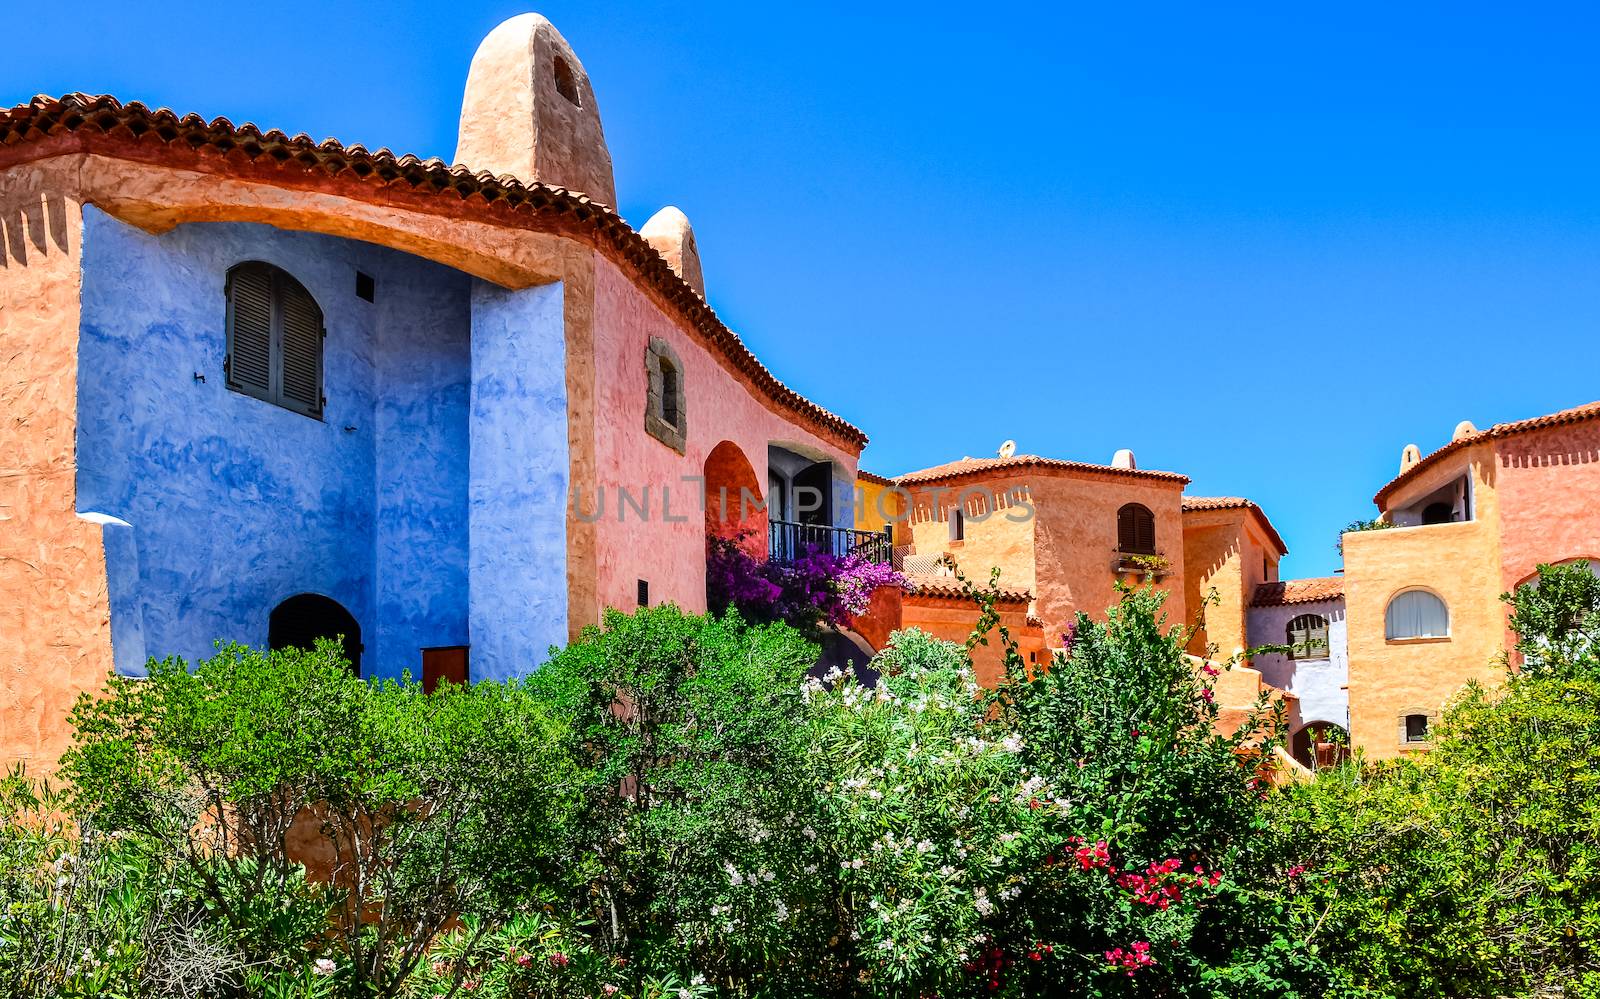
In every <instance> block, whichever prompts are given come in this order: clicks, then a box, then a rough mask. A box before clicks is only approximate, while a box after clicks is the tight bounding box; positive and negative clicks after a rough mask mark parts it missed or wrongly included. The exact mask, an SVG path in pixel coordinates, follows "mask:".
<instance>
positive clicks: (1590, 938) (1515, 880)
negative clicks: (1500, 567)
mask: <svg viewBox="0 0 1600 999" xmlns="http://www.w3.org/2000/svg"><path fill="white" fill-rule="evenodd" d="M1507 600H1508V602H1510V603H1511V604H1512V606H1513V612H1512V624H1513V626H1514V627H1515V628H1516V629H1517V631H1518V637H1519V641H1518V648H1519V650H1520V651H1521V652H1522V653H1523V655H1524V656H1525V657H1526V659H1527V662H1528V665H1529V668H1528V670H1527V671H1526V672H1523V673H1520V674H1513V675H1511V676H1510V677H1508V679H1507V680H1506V682H1505V683H1504V685H1502V686H1501V687H1499V688H1497V689H1495V690H1486V689H1484V688H1482V687H1479V686H1477V685H1473V686H1471V687H1469V688H1467V690H1465V691H1464V692H1463V693H1462V694H1461V695H1460V696H1459V697H1458V698H1457V699H1456V700H1455V701H1454V702H1453V703H1452V704H1451V705H1450V707H1449V708H1448V709H1447V711H1446V713H1445V717H1444V721H1443V723H1442V724H1441V725H1440V726H1438V728H1437V729H1436V730H1435V731H1434V733H1433V738H1432V744H1433V748H1432V750H1431V751H1430V752H1428V753H1427V754H1426V755H1425V756H1422V757H1420V758H1414V759H1405V760H1398V761H1391V762H1385V763H1382V764H1378V765H1366V764H1364V763H1363V762H1362V761H1359V760H1357V761H1355V762H1352V763H1351V764H1348V765H1346V766H1343V767H1339V768H1333V769H1328V770H1324V771H1320V772H1319V773H1318V775H1317V778H1316V780H1315V781H1314V782H1310V783H1307V784H1303V785H1297V786H1292V787H1289V788H1287V789H1285V791H1284V793H1282V794H1281V795H1276V796H1274V804H1273V812H1274V818H1275V823H1276V826H1277V828H1278V830H1279V838H1278V840H1277V842H1278V844H1279V846H1280V847H1281V848H1282V849H1284V850H1285V851H1286V855H1293V856H1297V857H1301V858H1304V859H1303V860H1302V861H1300V863H1301V864H1303V865H1304V867H1303V870H1302V869H1301V868H1300V867H1299V866H1297V867H1295V868H1291V869H1290V870H1291V871H1292V873H1293V874H1294V875H1295V876H1294V877H1292V878H1289V879H1288V881H1289V891H1288V892H1287V893H1286V895H1285V904H1286V905H1287V906H1288V907H1290V909H1291V910H1293V911H1295V912H1296V913H1298V917H1297V918H1299V919H1300V920H1301V921H1313V922H1314V924H1315V927H1316V933H1315V936H1314V942H1315V943H1316V945H1317V946H1318V947H1319V948H1320V950H1321V952H1322V953H1323V954H1324V955H1325V956H1326V957H1327V959H1328V960H1329V961H1330V962H1331V963H1332V964H1333V965H1334V966H1336V967H1337V969H1338V972H1339V979H1340V987H1341V989H1342V990H1344V991H1347V992H1348V993H1350V994H1352V995H1358V996H1364V997H1377V996H1385V997H1388V996H1393V997H1404V999H1410V997H1417V999H1421V997H1424V996H1428V997H1431V996H1439V995H1452V996H1500V995H1569V996H1574V997H1588V996H1596V995H1600V795H1597V793H1596V792H1597V791H1600V660H1597V658H1596V651H1597V650H1596V648H1595V646H1594V644H1593V642H1592V639H1591V637H1590V636H1592V635H1593V634H1594V631H1593V629H1594V627H1595V624H1596V622H1597V621H1600V584H1597V582H1596V580H1595V578H1594V577H1593V576H1592V575H1591V574H1590V573H1589V572H1588V570H1587V567H1586V566H1582V565H1579V566H1561V567H1549V566H1542V567H1540V583H1539V586H1537V587H1525V588H1522V589H1519V590H1518V591H1517V592H1516V593H1513V594H1508V595H1507ZM1280 866H1281V864H1280Z"/></svg>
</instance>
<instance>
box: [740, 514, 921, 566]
mask: <svg viewBox="0 0 1600 999" xmlns="http://www.w3.org/2000/svg"><path fill="white" fill-rule="evenodd" d="M767 550H768V552H770V556H771V558H772V560H773V561H774V562H793V561H795V560H796V559H798V558H799V557H800V556H802V555H805V554H806V553H807V552H810V551H813V550H815V551H824V552H830V553H832V554H833V555H836V556H838V557H840V558H843V557H844V556H846V555H860V556H862V557H863V558H865V559H866V560H867V561H869V562H877V563H879V564H881V565H890V564H892V562H893V555H894V530H893V528H891V527H885V528H884V529H883V530H881V531H858V530H855V529H854V528H850V527H829V526H827V525H826V524H797V523H794V522H792V521H787V520H773V521H768V523H767Z"/></svg>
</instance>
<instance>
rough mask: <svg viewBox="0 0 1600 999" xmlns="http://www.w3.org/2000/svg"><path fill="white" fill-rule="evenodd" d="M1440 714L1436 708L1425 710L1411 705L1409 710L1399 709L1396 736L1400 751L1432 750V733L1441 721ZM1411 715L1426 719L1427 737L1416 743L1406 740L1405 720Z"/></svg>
mask: <svg viewBox="0 0 1600 999" xmlns="http://www.w3.org/2000/svg"><path fill="white" fill-rule="evenodd" d="M1442 714H1443V713H1442V712H1441V711H1440V710H1439V709H1438V708H1425V707H1421V706H1420V705H1412V706H1411V707H1409V708H1403V709H1401V711H1400V714H1399V715H1398V716H1397V721H1398V723H1399V724H1398V725H1397V726H1396V728H1397V729H1398V731H1397V733H1396V734H1397V735H1398V736H1399V742H1400V751H1401V752H1408V751H1416V750H1428V749H1432V748H1433V733H1434V731H1435V730H1436V729H1437V728H1438V725H1439V722H1440V721H1442V720H1443V719H1442ZM1412 715H1422V716H1423V717H1425V718H1427V719H1428V737H1427V738H1426V739H1420V740H1418V741H1416V742H1412V741H1410V740H1409V739H1407V738H1406V719H1407V718H1410V717H1411V716H1412Z"/></svg>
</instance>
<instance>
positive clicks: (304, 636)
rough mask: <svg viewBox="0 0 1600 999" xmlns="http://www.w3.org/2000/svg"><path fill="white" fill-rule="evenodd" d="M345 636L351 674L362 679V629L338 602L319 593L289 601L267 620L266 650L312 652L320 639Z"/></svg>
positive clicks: (276, 608) (344, 640) (291, 598)
mask: <svg viewBox="0 0 1600 999" xmlns="http://www.w3.org/2000/svg"><path fill="white" fill-rule="evenodd" d="M341 635H342V636H343V642H344V657H345V658H346V659H348V660H350V671H351V672H352V673H354V674H355V675H356V676H360V675H361V649H362V645H361V625H359V624H357V623H356V619H355V618H354V617H352V616H351V615H350V612H349V611H347V610H345V609H344V608H343V607H341V606H340V605H339V603H338V602H337V601H334V600H329V599H328V598H327V597H325V596H322V595H321V594H318V593H302V594H300V595H299V596H297V597H290V598H289V599H288V600H285V601H284V602H283V603H281V604H279V605H278V606H277V607H275V608H273V611H272V617H270V618H269V619H268V620H267V647H268V648H270V649H274V650H276V649H288V648H295V649H310V648H312V647H314V646H315V645H316V644H317V639H319V638H339V637H340V636H341Z"/></svg>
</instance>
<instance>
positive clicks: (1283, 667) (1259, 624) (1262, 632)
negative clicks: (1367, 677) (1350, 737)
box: [1249, 600, 1350, 731]
mask: <svg viewBox="0 0 1600 999" xmlns="http://www.w3.org/2000/svg"><path fill="white" fill-rule="evenodd" d="M1302 614H1321V615H1322V616H1323V617H1325V618H1327V619H1328V648H1327V649H1326V650H1325V653H1326V654H1325V655H1319V656H1318V657H1316V658H1313V659H1290V658H1289V657H1288V656H1286V655H1284V654H1283V653H1281V652H1268V653H1263V654H1261V655H1258V656H1255V657H1253V658H1252V659H1251V660H1250V665H1251V666H1252V667H1254V668H1255V669H1256V670H1258V671H1260V673H1261V678H1262V679H1263V680H1265V681H1266V682H1267V683H1270V684H1271V685H1272V686H1274V687H1277V688H1278V689H1280V690H1287V691H1289V692H1290V693H1291V694H1294V695H1295V696H1296V697H1297V698H1299V708H1300V717H1301V724H1305V723H1308V722H1314V721H1324V722H1332V723H1333V724H1335V725H1338V726H1339V727H1340V728H1343V729H1345V730H1346V731H1349V728H1350V698H1349V694H1348V692H1346V691H1345V689H1344V686H1345V684H1346V683H1347V682H1348V681H1349V677H1350V661H1349V651H1348V645H1347V643H1348V638H1347V635H1346V616H1345V609H1344V602H1343V601H1342V600H1317V601H1309V602H1306V603H1297V604H1282V605H1279V606H1272V607H1252V608H1250V638H1249V641H1250V644H1251V645H1253V646H1259V645H1269V644H1270V645H1284V644H1287V642H1288V630H1287V629H1288V626H1289V622H1290V621H1292V620H1293V619H1295V618H1297V617H1299V616H1300V615H1302Z"/></svg>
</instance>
